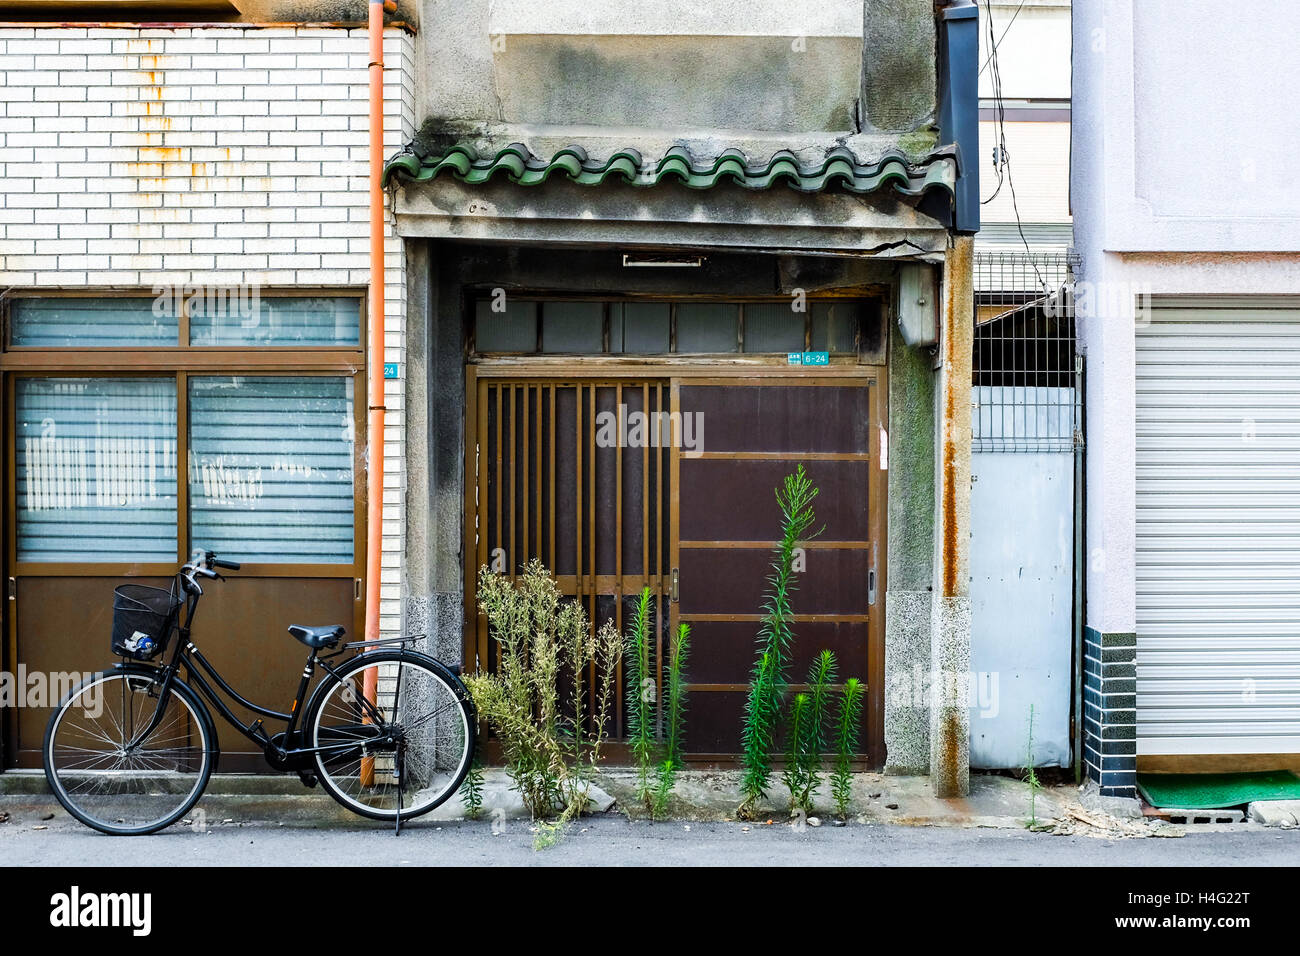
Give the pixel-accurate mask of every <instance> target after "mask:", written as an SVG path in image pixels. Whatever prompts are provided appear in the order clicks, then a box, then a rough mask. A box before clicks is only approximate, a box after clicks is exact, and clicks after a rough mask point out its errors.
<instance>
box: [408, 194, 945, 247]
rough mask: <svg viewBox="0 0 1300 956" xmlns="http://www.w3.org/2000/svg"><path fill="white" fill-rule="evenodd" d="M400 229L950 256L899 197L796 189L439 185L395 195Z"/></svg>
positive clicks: (939, 234) (450, 235) (522, 238)
mask: <svg viewBox="0 0 1300 956" xmlns="http://www.w3.org/2000/svg"><path fill="white" fill-rule="evenodd" d="M397 230H398V233H399V234H400V235H402V236H404V237H406V238H417V237H425V238H440V239H460V240H465V241H485V242H491V241H498V242H499V241H509V242H533V241H550V242H572V243H621V244H627V245H643V246H675V247H692V246H693V247H701V246H722V247H727V248H736V249H758V248H765V249H788V250H790V251H794V252H805V251H806V252H815V251H835V252H844V253H858V254H863V255H865V254H877V253H880V252H891V253H895V254H903V255H907V256H919V255H934V254H936V253H940V252H942V251H943V249H944V246H945V243H946V236H947V234H946V232H945V230H944V228H943V226H942V225H941V224H940V223H938V222H937V221H935V220H934V219H931V218H930V217H929V216H927V215H925V214H924V213H922V212H920V211H919V210H918V209H916V208H915V207H913V206H912V205H910V204H908V203H907V202H904V201H902V199H901V197H896V196H892V195H882V196H880V197H878V198H876V199H875V200H874V201H867V200H865V199H864V198H863V197H858V196H847V195H840V194H831V193H822V194H816V195H806V194H801V193H796V192H794V191H792V190H788V189H786V190H772V191H770V192H763V193H755V192H751V191H747V190H743V189H740V188H738V187H737V188H735V189H729V188H726V187H721V188H718V189H713V190H709V193H708V196H707V197H705V196H703V195H702V194H701V193H699V192H698V191H695V190H691V189H688V188H686V187H679V186H676V185H674V184H668V183H665V184H662V185H660V186H656V187H655V188H654V189H653V190H637V189H634V188H633V187H630V186H628V187H619V186H613V185H611V186H605V187H601V188H599V189H593V188H591V187H585V186H578V185H576V184H573V183H558V182H557V183H548V184H547V185H546V187H545V188H540V187H539V188H538V189H535V190H528V189H523V188H521V187H519V186H515V185H513V184H510V183H492V184H490V185H486V186H482V187H471V186H466V185H464V184H462V183H458V182H456V181H454V180H435V181H434V182H432V183H429V184H427V185H421V186H416V187H407V188H404V189H402V190H401V191H400V192H399V194H398V203H397Z"/></svg>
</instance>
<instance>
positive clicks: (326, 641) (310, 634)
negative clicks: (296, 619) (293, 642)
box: [289, 624, 344, 650]
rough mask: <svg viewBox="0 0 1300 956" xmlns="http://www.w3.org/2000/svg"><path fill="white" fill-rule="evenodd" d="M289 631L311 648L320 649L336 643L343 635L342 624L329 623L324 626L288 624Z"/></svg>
mask: <svg viewBox="0 0 1300 956" xmlns="http://www.w3.org/2000/svg"><path fill="white" fill-rule="evenodd" d="M289 633H290V634H292V635H293V636H294V637H296V638H297V639H298V640H300V641H302V642H303V643H304V644H306V645H307V646H308V647H310V648H312V649H313V650H320V649H321V648H322V647H333V646H334V645H335V644H337V643H338V642H339V638H341V637H342V636H343V633H344V629H343V625H342V624H330V625H326V626H325V627H303V626H302V625H301V624H290V625H289Z"/></svg>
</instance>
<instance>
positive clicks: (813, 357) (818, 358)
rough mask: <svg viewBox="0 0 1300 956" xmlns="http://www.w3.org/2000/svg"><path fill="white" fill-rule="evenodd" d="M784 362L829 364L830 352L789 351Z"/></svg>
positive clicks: (792, 363) (793, 363) (791, 363)
mask: <svg viewBox="0 0 1300 956" xmlns="http://www.w3.org/2000/svg"><path fill="white" fill-rule="evenodd" d="M786 362H788V363H789V364H790V365H830V364H831V353H830V352H789V353H787V354H786Z"/></svg>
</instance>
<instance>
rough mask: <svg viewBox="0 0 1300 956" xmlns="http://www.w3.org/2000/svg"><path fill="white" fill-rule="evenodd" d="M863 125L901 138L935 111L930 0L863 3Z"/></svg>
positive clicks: (928, 120) (867, 0)
mask: <svg viewBox="0 0 1300 956" xmlns="http://www.w3.org/2000/svg"><path fill="white" fill-rule="evenodd" d="M862 26H863V37H862V91H861V98H862V113H863V126H864V127H866V128H870V129H875V130H881V131H886V132H893V133H906V132H910V131H912V130H916V129H920V128H922V127H925V126H928V125H930V123H931V122H932V121H933V120H934V116H935V111H936V109H937V103H938V99H937V89H936V84H937V82H938V79H937V73H936V70H935V57H936V55H937V42H938V40H937V35H936V31H935V22H934V3H933V0H864V2H863V15H862Z"/></svg>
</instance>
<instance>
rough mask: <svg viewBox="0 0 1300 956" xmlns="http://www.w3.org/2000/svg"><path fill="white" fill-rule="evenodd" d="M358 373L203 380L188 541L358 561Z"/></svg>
mask: <svg viewBox="0 0 1300 956" xmlns="http://www.w3.org/2000/svg"><path fill="white" fill-rule="evenodd" d="M352 402H353V396H352V379H351V378H345V377H311V378H297V377H288V376H266V377H245V376H229V377H225V376H223V377H208V376H204V377H196V378H191V379H190V394H189V431H190V450H189V486H190V540H191V543H192V545H193V547H195V548H207V549H210V550H213V551H216V552H218V553H219V554H226V555H229V556H230V557H231V558H233V559H235V560H241V561H248V562H253V563H261V562H265V563H281V564H348V563H351V562H352V560H353V543H354V542H353V527H354V524H353V520H354V519H353V514H354V511H353V507H354V502H353V494H354V491H353V472H352V449H353V441H354V431H355V429H354V418H353V413H352Z"/></svg>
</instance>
